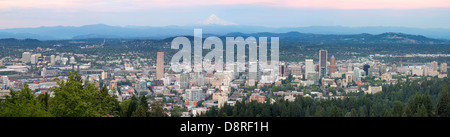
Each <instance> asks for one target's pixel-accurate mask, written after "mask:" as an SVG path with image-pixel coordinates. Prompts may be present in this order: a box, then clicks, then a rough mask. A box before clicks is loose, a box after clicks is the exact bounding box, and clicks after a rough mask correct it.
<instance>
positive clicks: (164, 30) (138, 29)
mask: <svg viewBox="0 0 450 137" xmlns="http://www.w3.org/2000/svg"><path fill="white" fill-rule="evenodd" d="M195 28H201V29H203V34H213V35H219V36H222V35H229V34H232V33H242V34H257V33H264V32H266V33H273V34H276V33H279V34H283V33H287V34H288V33H290V32H300V33H302V34H316V35H320V36H321V37H325V36H326V35H343V36H345V35H358V34H371V35H379V34H384V33H385V32H393V33H402V34H411V35H422V36H425V37H429V38H434V39H450V29H420V28H406V27H359V28H350V27H341V26H311V27H281V28H269V27H262V26H245V25H195V26H165V27H150V26H124V27H122V26H110V25H105V24H94V25H85V26H80V27H74V26H54V27H38V28H13V29H0V38H16V39H27V38H29V39H38V40H63V39H89V38H108V39H113V38H114V39H164V38H169V37H174V36H180V35H188V36H192V35H193V30H194V29H195ZM312 36H314V35H312Z"/></svg>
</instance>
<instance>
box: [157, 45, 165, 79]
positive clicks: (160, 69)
mask: <svg viewBox="0 0 450 137" xmlns="http://www.w3.org/2000/svg"><path fill="white" fill-rule="evenodd" d="M163 76H164V52H158V53H157V58H156V79H158V80H160V79H161V78H163Z"/></svg>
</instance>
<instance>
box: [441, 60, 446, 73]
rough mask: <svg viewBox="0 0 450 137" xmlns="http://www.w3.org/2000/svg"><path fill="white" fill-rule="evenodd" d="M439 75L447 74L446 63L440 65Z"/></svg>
mask: <svg viewBox="0 0 450 137" xmlns="http://www.w3.org/2000/svg"><path fill="white" fill-rule="evenodd" d="M441 73H442V74H447V63H441Z"/></svg>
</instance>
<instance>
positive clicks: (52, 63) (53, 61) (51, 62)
mask: <svg viewBox="0 0 450 137" xmlns="http://www.w3.org/2000/svg"><path fill="white" fill-rule="evenodd" d="M50 64H51V65H52V66H54V65H55V55H51V56H50Z"/></svg>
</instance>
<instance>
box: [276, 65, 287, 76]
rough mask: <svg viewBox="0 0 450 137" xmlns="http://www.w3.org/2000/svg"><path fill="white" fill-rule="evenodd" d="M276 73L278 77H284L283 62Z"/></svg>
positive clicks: (284, 66) (284, 67)
mask: <svg viewBox="0 0 450 137" xmlns="http://www.w3.org/2000/svg"><path fill="white" fill-rule="evenodd" d="M278 71H279V72H278V76H280V77H286V65H285V64H284V63H283V62H280V69H279V70H278Z"/></svg>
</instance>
